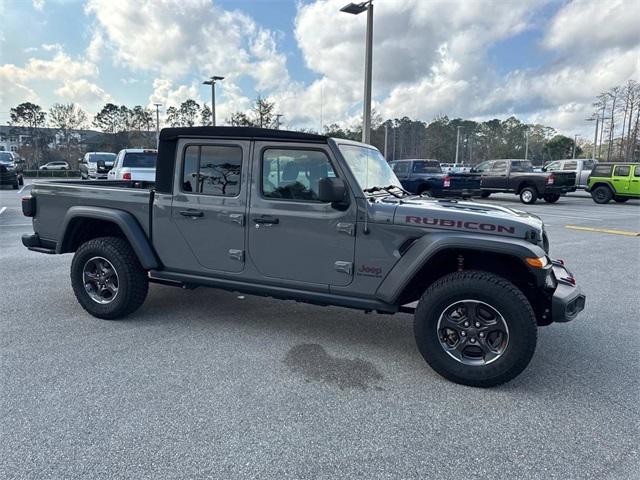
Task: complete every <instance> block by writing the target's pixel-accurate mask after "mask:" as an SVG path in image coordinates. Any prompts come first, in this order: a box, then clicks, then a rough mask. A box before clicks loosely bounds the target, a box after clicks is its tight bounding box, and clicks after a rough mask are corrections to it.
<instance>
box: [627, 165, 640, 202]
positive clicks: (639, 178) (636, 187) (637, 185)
mask: <svg viewBox="0 0 640 480" xmlns="http://www.w3.org/2000/svg"><path fill="white" fill-rule="evenodd" d="M633 169H634V172H633V176H632V177H631V182H630V185H629V194H631V195H634V196H636V197H638V196H640V165H635V166H634V167H633Z"/></svg>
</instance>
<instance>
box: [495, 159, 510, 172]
mask: <svg viewBox="0 0 640 480" xmlns="http://www.w3.org/2000/svg"><path fill="white" fill-rule="evenodd" d="M491 171H492V172H493V173H503V172H506V171H507V162H503V161H500V162H494V163H493V166H492V167H491Z"/></svg>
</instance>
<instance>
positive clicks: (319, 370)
mask: <svg viewBox="0 0 640 480" xmlns="http://www.w3.org/2000/svg"><path fill="white" fill-rule="evenodd" d="M284 363H285V364H286V365H287V366H288V367H289V368H290V369H291V370H292V371H293V372H295V373H298V374H301V375H302V376H304V378H305V380H306V381H307V382H311V381H316V382H323V383H331V384H335V385H337V386H338V387H339V388H340V389H341V390H344V389H347V388H357V389H361V390H367V389H368V388H369V387H372V386H373V387H374V388H375V389H376V390H381V388H380V387H378V386H375V385H373V384H375V383H377V382H380V381H381V380H382V379H383V378H384V377H383V376H382V374H381V373H380V372H379V371H378V369H377V368H376V367H375V365H374V364H373V363H371V362H368V361H366V360H362V359H360V358H354V359H351V358H338V357H332V356H331V355H329V354H328V353H327V352H326V350H325V349H324V348H323V347H322V346H320V345H318V344H315V343H313V344H309V343H304V344H301V345H296V346H295V347H293V348H292V349H291V350H289V352H288V353H287V356H286V357H285V359H284Z"/></svg>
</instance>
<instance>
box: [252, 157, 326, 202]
mask: <svg viewBox="0 0 640 480" xmlns="http://www.w3.org/2000/svg"><path fill="white" fill-rule="evenodd" d="M335 176H336V174H335V172H334V170H333V167H332V166H331V162H330V161H329V157H328V156H327V154H326V153H324V152H322V151H319V150H295V149H279V148H268V149H266V150H265V151H264V152H263V154H262V194H263V195H264V196H265V197H266V198H274V199H281V200H301V201H311V202H317V201H319V200H318V185H319V182H320V180H322V179H323V178H328V177H335Z"/></svg>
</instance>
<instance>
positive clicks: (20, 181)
mask: <svg viewBox="0 0 640 480" xmlns="http://www.w3.org/2000/svg"><path fill="white" fill-rule="evenodd" d="M18 185H20V186H22V185H24V177H23V176H22V175H20V176H19V177H18Z"/></svg>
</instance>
